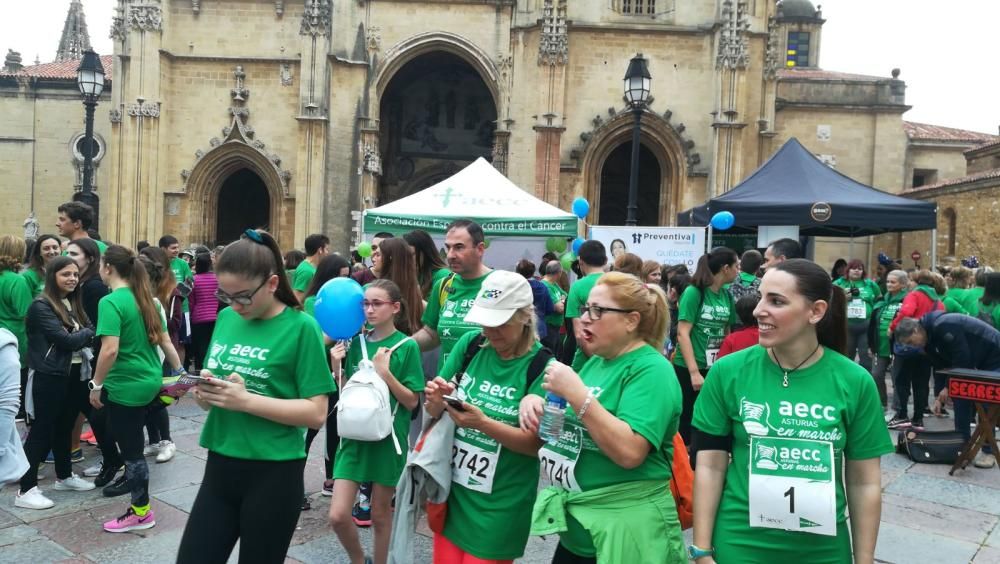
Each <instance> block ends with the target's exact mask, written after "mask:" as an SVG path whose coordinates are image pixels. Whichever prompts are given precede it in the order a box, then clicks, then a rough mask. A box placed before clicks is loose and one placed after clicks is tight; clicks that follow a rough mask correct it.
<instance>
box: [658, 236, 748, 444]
mask: <svg viewBox="0 0 1000 564" xmlns="http://www.w3.org/2000/svg"><path fill="white" fill-rule="evenodd" d="M739 274H740V269H739V256H738V255H737V254H736V251H733V250H732V249H728V248H726V247H716V248H714V249H712V251H711V252H710V253H707V254H704V255H702V256H701V258H700V259H698V267H697V268H696V269H695V271H694V275H693V276H692V277H691V283H690V284H689V285H688V287H687V288H686V289H685V290H684V293H683V294H681V297H680V300H679V304H678V311H677V354H675V355H674V371H675V372H677V379H678V381H679V382H680V384H681V392H682V393H683V395H684V410H683V411H682V412H681V424H680V431H679V432H680V434H681V437H683V438H684V442H685V443H686V444H691V414H692V412H693V410H694V402H695V400H696V399H697V398H698V391H699V390H700V389H701V386H702V384H704V383H705V376H704V374H703V373H707V372H708V369H709V368H711V367H712V364H713V363H714V362H715V356H716V355H717V354H718V353H719V348H720V347H721V346H722V341H723V340H724V339H725V338H726V335H727V334H728V333H729V327H730V325H732V324H733V323H735V322H736V304H735V303H733V297H732V295H731V294H730V293H729V292H728V291H727V290H726V289H725V288H724V287H723V286H725V285H726V284H729V283H730V282H732V281H733V280H735V279H736V277H737V276H739Z"/></svg>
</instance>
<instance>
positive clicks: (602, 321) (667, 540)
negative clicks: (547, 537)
mask: <svg viewBox="0 0 1000 564" xmlns="http://www.w3.org/2000/svg"><path fill="white" fill-rule="evenodd" d="M580 311H581V315H580V321H581V323H582V325H583V326H582V331H581V333H582V338H583V340H584V341H585V342H586V343H587V347H588V350H590V351H592V353H593V356H591V358H590V360H588V361H587V364H585V365H584V367H583V369H582V370H581V371H580V373H579V374H577V373H576V372H574V371H573V370H572V369H571V368H570V367H568V366H566V365H564V364H561V363H558V362H553V363H551V364H550V365H549V366H548V367H547V368H546V370H545V378H544V383H543V384H542V388H543V389H545V390H546V391H548V392H549V393H550V394H553V395H556V396H559V397H560V398H563V399H565V400H566V402H567V408H566V414H565V423H564V426H563V430H562V433H561V434H560V437H559V439H558V440H557V442H555V443H554V444H546V445H544V446H543V447H542V449H541V450H540V451H539V453H538V456H539V458H541V460H542V470H543V474H544V475H546V476H548V478H549V480H550V481H551V482H552V485H553V487H552V488H547V489H545V490H543V491H542V492H541V493H540V494H539V498H538V501H537V502H536V503H535V511H534V514H533V524H532V534H552V533H559V538H560V542H559V547H558V548H557V550H556V553H555V556H554V557H553V559H552V562H554V563H578V562H678V563H679V562H686V561H687V558H686V556H685V555H684V548H683V538H682V536H681V528H680V522H679V520H678V517H677V508H676V506H675V504H674V498H673V496H671V494H670V491H669V486H668V483H669V481H670V477H671V475H672V467H671V463H672V461H673V437H674V435H675V434H676V433H677V429H678V426H679V424H680V416H681V406H682V403H681V389H680V385H679V384H678V382H677V379H676V378H674V377H673V368H672V367H671V365H670V362H669V361H668V360H667V359H666V358H664V357H663V355H662V354H661V353H660V349H661V347H662V346H663V341H664V339H665V338H666V335H667V328H668V327H669V325H670V319H669V317H670V316H669V314H668V312H667V298H666V296H665V295H664V294H663V291H662V290H661V289H660V288H659V286H656V285H653V284H644V283H642V282H640V281H639V280H638V279H637V278H635V277H633V276H630V275H627V274H623V273H620V272H610V273H608V274H605V275H603V276H601V278H600V279H598V281H597V284H596V285H595V286H594V288H593V289H592V290H591V291H590V295H589V297H588V298H587V303H585V304H584V305H583V306H581V308H580ZM542 413H543V400H542V398H541V396H540V395H532V396H529V397H528V398H526V399H525V400H524V401H523V402H522V404H521V422H522V427H527V428H528V429H531V430H536V429H537V428H538V426H539V422H540V419H541V416H542ZM553 523H555V525H553ZM559 524H563V525H562V526H558V525H559Z"/></svg>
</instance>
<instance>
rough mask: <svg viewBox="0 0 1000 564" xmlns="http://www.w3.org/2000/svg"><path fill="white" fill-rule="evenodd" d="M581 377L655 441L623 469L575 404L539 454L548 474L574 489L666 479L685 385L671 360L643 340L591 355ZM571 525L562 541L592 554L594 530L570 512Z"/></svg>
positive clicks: (617, 413) (596, 394)
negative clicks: (615, 353)
mask: <svg viewBox="0 0 1000 564" xmlns="http://www.w3.org/2000/svg"><path fill="white" fill-rule="evenodd" d="M580 379H581V380H583V383H584V385H586V386H587V387H588V388H589V389H590V390H591V391H592V392H593V394H594V397H595V399H596V401H598V402H600V404H601V406H602V407H604V409H607V410H608V411H609V412H610V413H611V414H612V415H614V416H615V417H617V418H618V419H621V420H622V421H624V422H625V423H627V424H628V426H629V427H631V428H632V431H633V432H635V433H638V434H639V435H641V436H642V437H643V438H644V439H646V441H647V442H648V443H649V444H650V445H651V448H650V450H649V454H647V455H646V459H645V460H643V462H642V464H640V465H639V466H637V467H635V468H631V469H626V468H622V467H621V466H619V465H618V464H616V463H615V462H614V461H612V460H611V458H609V457H608V455H607V454H605V453H604V452H603V451H601V449H600V448H599V447H598V446H597V444H596V443H595V442H594V441H593V439H591V437H590V433H589V432H588V431H587V428H586V427H585V426H584V425H583V424H581V423H580V421H579V419H577V417H576V414H575V413H574V412H573V408H572V407H567V409H566V421H565V424H564V427H563V433H562V435H561V437H560V439H559V442H558V443H556V444H555V445H544V446H543V447H542V450H540V451H539V453H538V456H539V458H541V459H542V472H543V474H546V472H548V470H549V469H550V468H552V469H553V472H552V473H551V474H548V475H549V477H550V478H552V477H553V476H554V477H555V480H556V482H557V483H558V484H559V485H561V486H562V487H564V488H566V489H569V490H572V491H589V490H593V489H597V488H602V487H605V486H611V485H614V484H621V483H624V482H637V481H643V480H658V481H662V482H664V483H665V482H667V480H669V479H670V476H671V466H670V465H671V463H672V461H673V456H674V454H673V453H674V448H673V438H674V435H675V434H676V433H677V427H678V425H679V422H680V417H681V388H680V384H678V383H677V378H676V377H675V375H674V369H673V367H672V366H671V365H670V362H669V361H668V360H667V359H666V358H664V356H663V355H662V354H660V352H659V351H657V350H656V349H654V348H653V347H651V346H649V345H643V346H641V347H639V348H638V349H636V350H634V351H630V352H628V353H625V354H623V355H621V356H619V357H617V358H614V359H611V360H606V359H603V358H601V357H598V356H593V357H591V358H590V360H589V361H587V364H586V365H584V367H583V370H582V371H581V372H580ZM574 461H575V463H574ZM560 470H562V472H561V473H560ZM567 527H568V529H567V531H566V532H565V533H563V534H561V535H560V541H561V542H562V544H563V545H565V546H566V548H568V549H569V550H570V551H571V552H573V553H574V554H578V555H580V556H590V557H593V556H594V555H595V554H596V550H595V548H594V542H593V540H592V539H591V537H590V533H588V532H587V531H586V529H584V528H583V527H582V526H581V525H580V524H579V523H578V522H577V521H576V520H575V519H573V518H572V517H569V516H568V517H567Z"/></svg>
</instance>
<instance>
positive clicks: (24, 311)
mask: <svg viewBox="0 0 1000 564" xmlns="http://www.w3.org/2000/svg"><path fill="white" fill-rule="evenodd" d="M33 299H34V298H33V297H32V295H31V288H30V287H29V286H28V284H27V283H26V282H25V279H24V277H22V276H21V275H20V274H18V273H16V272H14V271H12V270H4V271H3V272H0V328H3V329H7V330H8V331H10V332H11V333H13V334H14V336H15V337H17V350H18V352H19V353H20V354H21V366H27V364H26V363H25V354H26V353H27V352H28V333H27V329H26V328H25V326H24V320H25V318H26V317H27V316H28V308H29V307H31V300H33Z"/></svg>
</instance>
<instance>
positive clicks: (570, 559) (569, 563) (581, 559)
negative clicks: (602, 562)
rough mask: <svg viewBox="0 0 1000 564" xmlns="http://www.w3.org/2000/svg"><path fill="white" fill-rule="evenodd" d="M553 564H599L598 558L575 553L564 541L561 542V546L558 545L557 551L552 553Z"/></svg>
mask: <svg viewBox="0 0 1000 564" xmlns="http://www.w3.org/2000/svg"><path fill="white" fill-rule="evenodd" d="M552 564H597V558H592V557H590V556H579V555H577V554H573V553H572V552H570V551H569V549H567V548H566V547H565V546H563V545H562V543H559V546H557V547H556V553H555V554H553V555H552Z"/></svg>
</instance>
